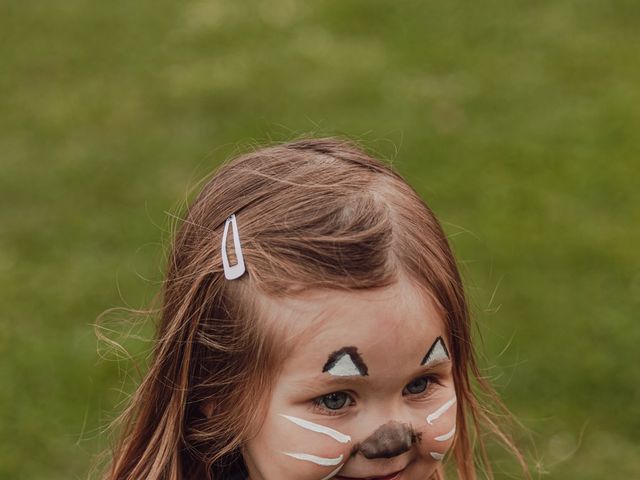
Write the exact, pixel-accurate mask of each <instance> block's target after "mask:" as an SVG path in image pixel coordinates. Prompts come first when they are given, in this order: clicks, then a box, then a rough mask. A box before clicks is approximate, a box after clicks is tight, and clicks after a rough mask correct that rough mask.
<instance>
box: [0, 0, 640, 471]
mask: <svg viewBox="0 0 640 480" xmlns="http://www.w3.org/2000/svg"><path fill="white" fill-rule="evenodd" d="M639 27H640V3H638V2H637V1H635V0H623V1H608V2H606V1H593V0H582V1H578V0H575V1H568V0H555V1H550V0H548V1H542V0H541V1H531V2H522V1H506V0H503V1H496V0H490V1H488V2H462V1H459V0H451V1H446V2H382V1H374V0H368V1H364V0H361V1H352V0H342V1H339V2H296V1H294V0H271V1H266V0H264V1H247V2H230V1H228V2H221V1H213V0H212V1H204V0H202V1H184V2H169V1H167V0H156V1H155V2H150V1H146V2H144V1H122V0H114V1H110V2H99V1H93V2H90V1H81V0H57V1H55V2H36V1H30V0H25V1H21V2H17V1H14V2H12V1H9V2H4V3H3V4H2V5H0V38H1V39H2V41H0V91H1V95H0V162H1V163H0V165H1V175H0V200H1V201H0V225H1V226H0V306H1V307H2V315H1V316H0V412H1V416H0V478H1V479H5V478H6V479H12V480H13V479H20V480H23V479H29V480H32V479H47V480H62V479H64V480H68V479H83V478H86V476H87V474H88V471H89V465H90V462H91V461H92V459H93V456H94V455H95V454H96V453H97V452H99V451H100V449H102V448H104V447H105V446H106V445H107V441H108V439H107V436H106V434H104V433H103V430H104V429H105V427H106V426H107V424H108V422H109V421H110V420H111V419H112V418H113V417H114V415H115V414H116V413H117V412H118V405H119V403H120V402H122V401H125V400H126V393H127V392H130V391H131V384H132V383H131V375H133V373H132V372H130V368H131V364H130V363H129V362H127V361H126V360H125V359H121V360H120V361H117V359H116V358H115V357H114V355H112V354H108V355H107V356H106V357H105V355H104V348H103V347H104V346H100V347H99V345H98V344H97V341H96V338H95V335H94V332H93V327H92V324H93V323H94V322H95V319H96V317H97V316H98V315H99V314H100V313H101V312H102V311H104V310H106V309H108V308H110V307H116V306H131V307H134V308H139V307H144V306H146V305H148V304H149V302H150V300H151V298H152V296H153V295H154V294H155V293H156V292H157V289H158V282H160V281H161V279H162V275H161V270H162V267H163V255H164V248H165V247H166V245H167V244H168V242H169V240H170V238H169V234H168V230H169V225H170V223H171V222H172V221H173V218H172V217H171V216H170V215H169V214H168V213H167V212H173V213H176V212H177V211H178V210H179V207H180V205H181V204H182V203H183V202H184V201H185V198H186V197H187V192H188V190H189V188H190V187H193V186H194V185H195V184H196V182H197V181H198V180H199V179H200V178H201V177H202V176H204V175H205V174H206V173H208V172H209V171H210V170H211V169H213V168H214V167H215V166H216V165H217V164H218V163H220V162H221V161H222V160H223V159H225V158H227V157H228V156H229V155H232V154H233V153H234V152H237V151H238V150H242V149H245V148H247V147H248V146H249V145H251V144H253V143H256V142H257V143H261V142H266V141H270V140H285V139H289V138H291V137H293V136H297V135H299V134H301V133H304V132H312V133H315V134H323V135H324V134H341V135H348V136H350V137H353V138H355V139H358V140H360V141H362V142H363V144H365V145H366V146H368V147H369V148H371V149H372V150H374V151H376V152H378V153H379V155H380V156H383V157H385V158H389V159H394V163H395V165H396V167H397V168H398V169H399V170H400V171H401V173H403V174H404V175H405V176H406V177H407V179H408V180H409V182H410V183H412V184H413V185H414V186H415V187H416V188H417V189H418V190H419V191H420V192H421V194H422V195H423V196H424V198H425V199H426V201H427V202H428V203H429V205H430V206H431V207H432V208H433V209H434V210H435V211H436V212H437V214H438V215H439V217H440V218H441V220H442V221H443V223H444V224H445V226H446V229H447V231H448V233H450V234H451V238H452V241H453V244H454V247H455V250H456V252H457V254H458V257H459V259H460V263H461V266H462V268H463V271H464V274H465V277H466V280H467V284H468V288H469V293H470V296H471V299H472V302H473V308H474V311H475V312H476V317H477V319H478V321H479V322H480V324H481V326H482V331H483V335H484V344H485V345H484V351H485V353H486V357H487V360H486V362H485V364H486V365H487V366H488V367H491V368H490V370H489V371H488V373H489V374H490V375H492V376H494V377H495V378H496V384H497V385H498V386H499V389H500V392H501V393H502V394H503V396H504V398H505V400H506V402H507V403H508V405H509V406H510V407H511V408H512V410H513V411H514V412H515V414H516V415H517V416H518V417H519V418H520V419H521V420H522V421H523V422H524V424H525V425H526V426H527V428H528V429H530V432H531V435H532V437H533V439H534V441H535V451H534V449H533V448H529V449H528V456H529V458H530V459H531V460H532V461H533V462H537V463H538V466H539V468H540V471H541V477H543V478H549V479H559V480H560V479H561V480H573V479H575V480H591V479H593V480H595V479H598V480H600V479H603V478H624V479H631V478H640V455H639V454H638V453H639V452H640V368H638V365H639V363H640V362H639V360H640V353H639V350H638V345H640V323H638V320H639V319H638V311H640V268H639V267H640V250H639V248H638V245H640V227H639V225H640V198H639V194H638V193H637V192H638V185H639V184H640V162H639V158H638V157H639V154H640V135H639V132H640V108H639V106H640V62H638V54H639V52H640V28H639ZM114 321H115V320H114ZM148 330H149V329H146V330H144V332H146V333H147V334H148ZM144 332H143V333H144ZM131 346H132V348H133V349H134V350H136V351H143V350H144V349H145V348H147V347H148V344H147V343H145V342H143V341H139V342H132V344H131ZM133 378H134V380H135V376H134V377H133ZM505 461H506V459H505V457H503V456H502V455H501V454H499V457H498V459H497V461H496V464H497V469H498V470H500V471H502V470H504V471H505V472H504V473H501V474H499V475H498V478H510V477H509V476H508V471H509V470H511V466H509V465H508V464H504V465H503V462H505ZM507 463H508V462H507Z"/></svg>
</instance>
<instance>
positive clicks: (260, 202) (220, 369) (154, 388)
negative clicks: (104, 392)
mask: <svg viewBox="0 0 640 480" xmlns="http://www.w3.org/2000/svg"><path fill="white" fill-rule="evenodd" d="M231 213H235V214H236V218H237V220H238V227H239V231H240V238H241V242H242V253H243V256H244V261H245V264H246V268H247V272H246V273H245V274H244V275H243V276H242V277H240V278H238V279H236V280H232V281H228V280H226V279H225V277H224V275H223V268H222V259H221V252H220V239H221V237H222V229H223V227H224V223H225V221H226V219H227V217H228V216H229V215H230V214H231ZM230 237H231V236H229V239H230ZM227 251H228V252H233V243H232V242H230V243H229V244H228V245H227ZM231 260H232V263H233V260H234V259H233V258H232V259H231ZM400 275H406V276H408V277H409V278H410V279H411V280H412V281H413V283H414V284H415V285H417V286H418V287H420V289H421V290H422V291H423V292H424V293H426V294H427V295H429V296H430V297H431V298H432V299H433V300H434V301H435V303H436V305H438V306H439V308H440V309H441V312H442V315H443V321H444V323H445V327H446V331H447V332H448V338H447V341H448V343H447V344H448V346H449V350H450V353H451V356H452V359H453V360H454V361H453V376H454V381H455V385H456V393H457V396H458V406H457V408H458V420H457V424H458V425H457V429H458V434H457V435H456V440H455V442H454V445H453V447H452V450H453V456H454V457H455V463H456V470H457V472H458V475H459V476H460V478H464V479H466V480H473V479H475V478H476V473H477V470H478V468H481V469H482V470H484V471H485V472H487V475H488V477H489V478H493V477H492V473H491V466H490V464H489V461H488V459H487V455H486V451H485V448H484V442H483V438H482V432H484V431H486V430H488V431H490V432H493V433H494V434H495V435H496V436H497V438H498V440H499V441H501V442H502V443H503V444H504V445H505V446H506V448H507V449H509V450H510V451H511V452H512V453H513V455H514V456H515V458H516V459H517V460H518V462H519V463H520V464H521V466H522V469H523V471H525V474H526V475H527V477H528V473H527V472H528V471H527V468H526V463H525V461H524V458H523V456H522V454H521V453H520V452H519V451H518V449H517V448H516V446H515V444H514V442H513V440H512V439H511V438H510V437H509V436H508V434H507V433H504V432H503V430H502V429H501V428H500V427H499V422H498V421H497V419H496V418H497V417H496V416H494V415H492V414H491V413H489V411H488V410H486V409H485V408H484V407H482V406H481V404H480V403H479V401H478V396H479V393H478V392H484V395H485V396H488V397H489V398H490V399H491V400H492V401H493V403H495V404H496V405H498V407H499V408H500V409H501V412H503V413H504V412H507V410H506V409H505V408H504V406H503V405H502V403H501V402H500V400H499V399H498V397H497V395H496V394H495V392H494V390H493V389H492V387H491V386H490V384H489V383H488V382H487V381H486V380H485V379H484V378H483V376H482V374H481V372H480V369H479V367H478V364H477V361H476V355H475V353H474V349H473V345H472V341H471V327H470V324H471V322H470V316H469V311H468V307H467V300H466V298H465V293H464V288H463V284H462V280H461V278H460V274H459V272H458V269H457V266H456V262H455V259H454V256H453V254H452V252H451V248H450V246H449V244H448V241H447V238H446V236H445V234H444V232H443V230H442V228H441V226H440V224H439V222H438V220H437V219H436V217H435V215H434V214H433V212H432V211H431V210H430V209H429V207H428V206H427V205H426V204H425V203H424V201H423V200H422V199H421V198H420V196H419V195H418V194H417V193H416V191H415V190H414V189H413V188H412V187H411V186H410V185H409V184H408V183H407V182H406V181H405V180H404V179H403V178H402V177H401V176H400V175H399V174H398V173H396V172H395V171H394V170H393V168H391V167H390V166H388V165H386V164H385V163H383V162H382V161H380V160H377V159H375V158H372V157H371V156H369V155H367V154H366V153H365V152H364V151H363V150H362V149H360V148H359V147H357V146H356V145H355V144H353V143H352V142H350V141H348V140H343V139H338V138H320V139H301V140H296V141H292V142H288V143H284V144H280V145H275V146H269V147H265V148H261V149H257V150H255V151H253V152H250V153H246V154H244V155H241V156H239V157H237V158H235V159H232V160H230V161H227V162H225V163H223V164H222V165H221V166H220V168H219V169H218V170H217V171H216V174H215V175H214V176H213V177H212V178H211V179H210V180H209V182H208V183H207V184H206V185H205V186H204V188H203V189H202V191H201V192H200V193H199V195H198V196H197V198H196V199H195V200H194V201H193V203H192V204H191V205H189V206H188V208H187V212H186V215H185V218H184V220H183V221H182V223H181V225H180V227H179V229H178V230H177V232H176V234H175V238H174V241H173V245H172V249H171V252H170V256H169V259H168V265H167V270H166V279H165V281H164V283H163V288H162V292H161V295H162V308H161V311H160V317H161V318H160V320H161V321H160V324H159V328H158V331H157V335H156V343H155V347H154V351H153V359H152V362H151V365H150V368H149V370H148V372H147V374H146V376H145V377H144V379H143V380H142V382H141V384H140V386H139V387H138V389H137V390H136V392H135V394H134V395H133V397H132V399H131V402H130V404H129V406H128V407H127V409H126V410H125V411H124V412H123V413H122V415H121V416H120V418H119V423H120V425H121V432H120V439H119V441H118V443H117V444H116V445H115V447H114V452H113V455H112V462H111V464H110V466H109V469H108V471H107V472H106V474H105V479H110V480H137V479H140V478H148V479H163V480H185V479H188V478H205V479H212V480H219V479H222V478H226V474H227V472H228V471H229V469H230V468H231V467H232V466H234V465H236V464H237V463H238V462H241V449H242V445H243V444H244V442H245V441H246V440H247V439H248V438H250V437H251V435H253V434H255V433H257V432H256V431H257V429H259V427H260V424H261V422H262V420H263V418H264V415H265V411H266V407H267V405H266V404H265V399H268V398H269V397H270V395H269V393H270V392H271V389H272V387H273V382H274V381H275V380H276V378H277V374H278V372H279V369H280V367H281V365H282V361H283V360H284V358H285V357H286V355H287V353H288V352H287V350H286V349H282V348H281V346H280V345H278V342H276V338H278V336H279V335H280V334H281V332H278V327H277V323H276V322H266V321H264V319H265V317H266V316H267V313H266V309H265V308H264V305H265V303H267V302H268V301H273V300H277V299H278V298H282V297H290V296H295V295H297V294H300V293H303V292H305V291H310V290H314V289H334V290H336V289H339V290H346V291H355V290H362V289H376V288H385V287H388V286H391V285H393V284H394V283H396V282H397V281H398V278H399V276H400ZM264 372H270V375H264ZM205 407H206V408H205ZM207 409H209V411H207ZM476 451H477V452H479V453H478V454H477V455H475V454H474V452H476ZM474 459H475V460H474ZM476 463H478V465H479V467H478V465H476ZM438 477H439V478H442V477H443V473H442V471H441V470H439V473H438Z"/></svg>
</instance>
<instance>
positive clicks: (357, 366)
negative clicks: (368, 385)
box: [322, 347, 369, 377]
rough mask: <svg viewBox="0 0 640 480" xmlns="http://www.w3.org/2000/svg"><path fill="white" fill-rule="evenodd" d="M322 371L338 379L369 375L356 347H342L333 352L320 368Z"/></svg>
mask: <svg viewBox="0 0 640 480" xmlns="http://www.w3.org/2000/svg"><path fill="white" fill-rule="evenodd" d="M322 371H323V372H328V373H330V374H331V375H336V376H340V377H346V376H351V375H361V376H364V375H369V373H368V372H369V369H368V368H367V365H366V364H365V363H364V361H363V360H362V357H361V356H360V354H359V353H358V349H357V348H356V347H342V348H341V349H340V350H336V351H335V352H333V353H332V354H331V355H329V358H328V359H327V363H325V364H324V367H322Z"/></svg>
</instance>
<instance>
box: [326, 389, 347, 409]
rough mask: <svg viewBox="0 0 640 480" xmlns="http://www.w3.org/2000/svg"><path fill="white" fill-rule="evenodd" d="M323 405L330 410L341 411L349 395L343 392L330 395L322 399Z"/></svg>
mask: <svg viewBox="0 0 640 480" xmlns="http://www.w3.org/2000/svg"><path fill="white" fill-rule="evenodd" d="M322 403H323V404H324V406H325V407H327V408H328V409H329V410H339V409H340V408H342V407H344V404H345V403H347V395H346V393H342V392H336V393H330V394H329V395H325V396H324V397H323V398H322Z"/></svg>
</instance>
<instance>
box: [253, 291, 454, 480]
mask: <svg viewBox="0 0 640 480" xmlns="http://www.w3.org/2000/svg"><path fill="white" fill-rule="evenodd" d="M272 307H273V308H272V311H270V316H272V317H273V318H277V319H278V320H277V321H278V322H286V325H284V327H286V328H285V330H286V331H287V332H290V333H292V335H293V336H292V337H291V338H295V343H294V347H293V349H292V351H291V353H290V354H289V356H288V357H287V358H286V359H285V361H284V365H283V368H282V371H281V373H280V375H279V377H278V378H277V381H276V383H275V386H274V389H273V391H272V394H271V396H270V398H269V399H268V410H267V414H266V417H265V419H264V423H263V424H262V426H261V428H260V430H259V431H258V433H257V435H256V436H254V437H253V438H251V439H250V440H249V441H248V442H247V443H246V445H245V447H244V449H243V457H244V460H245V463H246V464H247V467H248V469H249V474H250V479H251V480H282V479H287V480H289V479H291V480H327V479H329V478H334V479H337V480H353V479H367V480H424V479H426V478H430V477H431V475H433V474H434V472H435V471H436V470H437V469H438V468H439V467H440V466H441V461H442V459H443V458H444V456H445V454H446V452H447V451H448V450H449V449H450V447H451V445H452V444H453V441H454V438H455V433H456V429H455V427H456V396H455V388H454V383H453V377H452V370H451V366H452V359H451V358H450V354H449V348H448V347H447V343H446V338H447V334H446V331H445V328H444V324H443V322H442V319H441V318H440V315H439V314H438V311H437V310H436V308H435V306H434V304H433V303H432V302H431V300H428V299H427V298H426V297H425V296H423V295H421V294H420V292H419V291H418V290H417V289H415V287H413V285H411V284H409V283H408V282H406V281H404V280H403V281H402V282H400V283H398V284H396V285H394V286H392V287H389V288H387V289H385V290H382V291H376V292H374V291H362V292H348V293H347V292H338V291H315V292H310V293H309V292H308V293H306V294H305V295H304V296H299V297H296V298H295V299H292V298H289V299H285V300H279V302H278V303H277V304H273V305H272ZM286 341H287V339H285V338H283V343H284V342H286Z"/></svg>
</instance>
